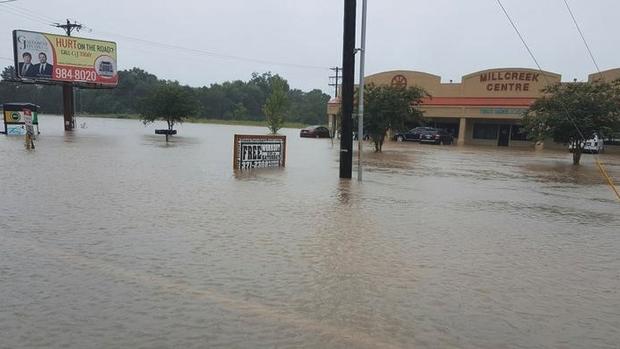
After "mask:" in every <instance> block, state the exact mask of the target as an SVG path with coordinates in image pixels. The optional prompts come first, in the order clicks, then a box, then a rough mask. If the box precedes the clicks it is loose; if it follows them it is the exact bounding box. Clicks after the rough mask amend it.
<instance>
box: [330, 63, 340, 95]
mask: <svg viewBox="0 0 620 349" xmlns="http://www.w3.org/2000/svg"><path fill="white" fill-rule="evenodd" d="M329 69H330V70H333V71H335V72H336V75H335V76H333V75H332V76H330V77H329V78H330V79H335V80H334V83H330V84H329V86H334V87H335V93H334V97H336V98H338V83H339V82H340V78H341V77H340V75H338V74H339V73H340V71H342V69H341V68H340V67H333V68H329Z"/></svg>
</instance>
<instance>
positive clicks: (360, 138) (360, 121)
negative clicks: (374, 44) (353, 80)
mask: <svg viewBox="0 0 620 349" xmlns="http://www.w3.org/2000/svg"><path fill="white" fill-rule="evenodd" d="M366 2H367V0H362V46H361V48H360V84H359V87H358V91H359V92H358V93H359V105H358V108H357V111H358V114H357V180H358V181H361V180H362V151H363V150H364V84H365V82H364V74H365V72H364V67H365V64H366V10H367V3H366Z"/></svg>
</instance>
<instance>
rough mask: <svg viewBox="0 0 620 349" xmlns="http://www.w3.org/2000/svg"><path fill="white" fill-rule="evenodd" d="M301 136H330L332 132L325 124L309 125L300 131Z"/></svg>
mask: <svg viewBox="0 0 620 349" xmlns="http://www.w3.org/2000/svg"><path fill="white" fill-rule="evenodd" d="M299 137H308V138H330V134H329V129H328V128H327V127H325V126H308V127H306V128H304V129H302V130H301V131H300V132H299Z"/></svg>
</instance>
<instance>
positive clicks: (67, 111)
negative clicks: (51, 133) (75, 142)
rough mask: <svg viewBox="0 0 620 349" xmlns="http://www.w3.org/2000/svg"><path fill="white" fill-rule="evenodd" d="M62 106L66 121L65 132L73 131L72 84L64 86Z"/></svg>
mask: <svg viewBox="0 0 620 349" xmlns="http://www.w3.org/2000/svg"><path fill="white" fill-rule="evenodd" d="M62 106H63V112H64V119H65V131H72V130H73V128H74V126H75V125H74V122H73V115H74V111H73V85H72V84H71V83H70V82H65V83H64V84H62Z"/></svg>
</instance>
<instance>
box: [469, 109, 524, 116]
mask: <svg viewBox="0 0 620 349" xmlns="http://www.w3.org/2000/svg"><path fill="white" fill-rule="evenodd" d="M526 111H527V109H523V108H480V114H485V115H486V114H494V115H523V114H524V113H525V112H526Z"/></svg>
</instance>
